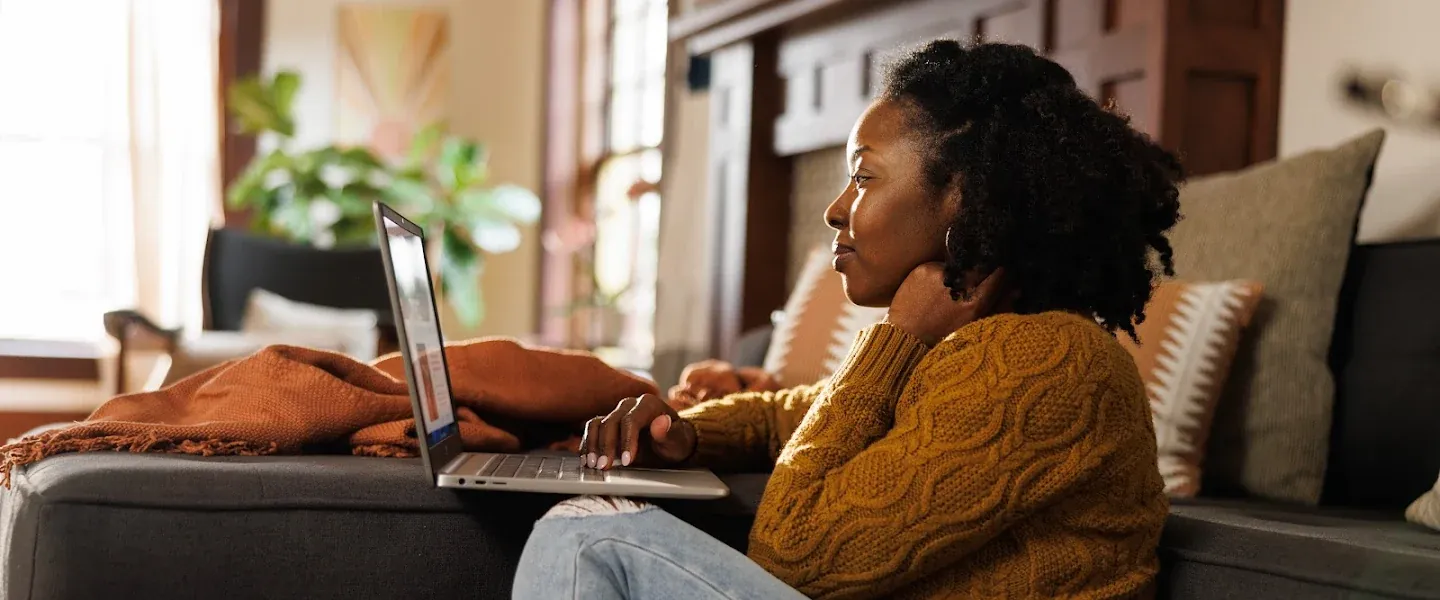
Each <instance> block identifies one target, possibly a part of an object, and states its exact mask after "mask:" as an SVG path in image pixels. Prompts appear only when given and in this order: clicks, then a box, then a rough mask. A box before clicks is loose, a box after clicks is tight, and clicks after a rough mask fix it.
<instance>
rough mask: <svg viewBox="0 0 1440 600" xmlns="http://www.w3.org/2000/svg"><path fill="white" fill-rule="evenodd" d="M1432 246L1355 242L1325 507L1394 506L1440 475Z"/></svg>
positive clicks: (1439, 348)
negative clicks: (1331, 505)
mask: <svg viewBox="0 0 1440 600" xmlns="http://www.w3.org/2000/svg"><path fill="white" fill-rule="evenodd" d="M1437 307H1440V240H1429V241H1420V242H1405V243H1394V244H1379V245H1371V246H1359V247H1357V248H1356V249H1355V252H1354V253H1353V254H1352V255H1351V259H1350V264H1349V267H1348V270H1347V272H1346V277H1345V293H1344V294H1342V295H1341V303H1340V313H1339V315H1338V316H1337V319H1336V324H1335V339H1334V344H1333V346H1332V347H1331V359H1332V367H1333V368H1334V370H1335V375H1336V383H1337V386H1336V397H1335V423H1334V428H1333V429H1332V431H1331V441H1330V467H1329V473H1328V474H1327V476H1326V486H1325V502H1326V503H1327V504H1340V505H1349V506H1369V507H1383V508H1389V509H1396V510H1400V509H1403V508H1404V507H1405V506H1406V505H1407V504H1409V503H1411V502H1413V501H1414V500H1415V499H1416V498H1418V497H1419V496H1420V494H1422V493H1424V492H1425V491H1426V490H1428V489H1430V488H1431V486H1433V485H1434V484H1435V474H1436V473H1440V443H1436V441H1435V438H1436V435H1437V434H1440V310H1437Z"/></svg>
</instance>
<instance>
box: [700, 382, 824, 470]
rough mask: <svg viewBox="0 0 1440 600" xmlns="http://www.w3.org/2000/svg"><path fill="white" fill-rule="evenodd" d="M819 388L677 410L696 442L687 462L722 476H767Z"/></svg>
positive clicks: (739, 397) (727, 398)
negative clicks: (692, 429)
mask: <svg viewBox="0 0 1440 600" xmlns="http://www.w3.org/2000/svg"><path fill="white" fill-rule="evenodd" d="M820 389H821V385H820V384H816V385H808V386H801V387H794V388H789V389H784V390H780V391H778V392H751V393H740V394H731V395H729V396H725V397H723V398H717V399H715V400H711V401H709V402H703V403H701V404H697V405H695V406H693V407H691V408H688V409H686V410H684V411H681V413H680V416H681V417H682V418H684V419H686V420H688V421H690V422H691V423H692V424H694V425H695V432H696V436H697V438H698V439H697V441H696V447H695V456H694V458H692V459H691V462H692V463H693V464H695V465H696V466H705V467H710V468H713V469H717V470H722V471H746V470H750V471H769V470H770V469H771V468H772V467H773V466H775V459H776V457H778V456H780V449H781V448H783V447H785V443H786V442H787V441H789V440H790V436H791V435H792V434H793V433H795V428H797V427H799V426H800V420H801V419H802V418H804V417H805V413H806V411H808V410H810V404H811V403H812V402H813V401H814V400H815V396H816V395H817V394H819V392H820Z"/></svg>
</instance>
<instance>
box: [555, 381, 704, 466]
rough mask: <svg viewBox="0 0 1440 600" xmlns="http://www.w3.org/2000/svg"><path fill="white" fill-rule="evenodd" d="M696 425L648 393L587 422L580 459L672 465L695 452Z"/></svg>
mask: <svg viewBox="0 0 1440 600" xmlns="http://www.w3.org/2000/svg"><path fill="white" fill-rule="evenodd" d="M695 443H696V437H695V426H694V425H692V424H691V423H690V422H689V421H686V420H685V419H682V418H680V414H679V413H677V412H675V409H673V408H671V407H670V406H669V405H668V404H666V403H665V402H664V401H662V400H660V398H658V397H656V396H654V395H651V394H645V395H644V396H641V397H639V398H626V399H624V400H621V401H620V404H619V405H617V406H616V407H615V410H613V411H610V414H608V415H606V416H603V417H595V418H593V419H590V422H589V423H586V424H585V438H584V439H583V440H581V441H580V461H581V463H583V464H584V465H585V466H587V467H591V468H594V469H605V470H609V469H613V468H615V467H617V466H623V467H630V466H647V467H664V466H672V465H676V464H679V463H682V462H685V461H686V460H689V459H690V456H691V455H692V454H694V453H695Z"/></svg>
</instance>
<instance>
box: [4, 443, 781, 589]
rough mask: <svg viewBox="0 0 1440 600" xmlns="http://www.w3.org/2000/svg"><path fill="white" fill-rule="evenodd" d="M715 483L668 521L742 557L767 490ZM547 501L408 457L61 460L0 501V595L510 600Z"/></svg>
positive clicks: (47, 463)
mask: <svg viewBox="0 0 1440 600" xmlns="http://www.w3.org/2000/svg"><path fill="white" fill-rule="evenodd" d="M757 477H758V481H759V483H758V485H757V484H756V480H757ZM727 481H729V483H730V485H731V486H732V490H733V493H732V496H731V497H730V498H727V499H725V500H718V501H712V502H703V503H702V502H689V503H674V504H671V505H667V508H670V509H671V510H672V512H674V513H676V514H677V515H681V516H682V517H684V518H687V519H690V520H691V521H692V522H694V523H695V524H696V525H697V526H700V527H701V528H702V529H706V530H707V531H709V532H710V533H711V534H712V535H716V536H717V537H720V538H721V539H723V540H726V541H727V542H731V543H737V541H738V543H742V544H743V540H744V539H745V534H746V533H747V532H748V530H749V518H750V517H749V516H747V515H753V513H754V508H753V507H754V504H756V503H758V499H759V493H760V491H761V490H763V487H764V483H763V481H764V477H763V476H752V477H750V478H746V477H745V476H738V477H731V478H729V479H728V480H727ZM559 499H560V497H559V496H542V495H532V494H517V493H456V492H453V491H449V490H439V489H434V488H432V487H430V486H429V485H427V483H426V478H425V475H424V472H423V470H422V467H421V466H420V463H419V461H418V460H414V459H391V458H361V457H352V456H286V457H227V458H201V457H191V456H169V455H157V454H126V453H104V454H100V453H96V454H80V455H64V456H57V457H53V458H50V459H46V460H44V461H41V462H39V463H36V464H34V465H31V466H29V467H28V468H24V469H21V470H18V471H17V472H16V474H15V480H14V485H13V487H12V488H11V489H9V490H4V491H3V493H0V560H3V564H4V565H5V568H4V572H3V575H0V597H5V598H10V599H12V600H21V599H41V598H99V597H107V596H113V595H114V594H115V592H116V591H119V592H120V594H119V595H120V596H121V597H128V598H141V597H144V598H194V597H204V596H208V595H213V594H221V595H224V596H227V597H251V598H319V597H327V598H338V597H345V598H393V597H395V596H396V595H397V594H399V593H400V592H401V591H403V592H404V594H403V595H406V596H415V597H434V598H462V597H463V598H508V597H509V594H510V581H511V578H512V574H513V573H514V569H515V564H516V561H517V560H518V558H519V555H520V551H521V549H522V548H523V547H524V543H525V539H526V537H527V536H528V535H529V532H530V528H531V524H532V523H533V522H534V521H535V519H536V518H538V517H539V516H540V515H541V514H543V513H544V511H545V510H546V509H548V508H549V507H550V506H551V505H552V504H554V502H556V501H558V500H559ZM737 528H738V529H739V531H738V532H737V531H735V530H736V529H737Z"/></svg>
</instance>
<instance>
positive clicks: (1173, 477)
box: [1119, 280, 1262, 498]
mask: <svg viewBox="0 0 1440 600" xmlns="http://www.w3.org/2000/svg"><path fill="white" fill-rule="evenodd" d="M1261 291H1262V288H1261V285H1260V284H1259V283H1256V282H1253V281H1239V280H1236V281H1219V282H1205V283H1200V282H1184V281H1167V282H1165V283H1162V284H1160V285H1159V286H1156V288H1155V293H1154V295H1153V296H1152V297H1151V299H1150V303H1149V304H1147V305H1145V322H1144V323H1141V324H1139V325H1138V326H1136V328H1135V333H1136V334H1138V335H1139V337H1140V344H1139V345H1136V344H1135V342H1134V341H1132V340H1131V339H1130V337H1129V336H1127V335H1121V336H1119V339H1120V344H1121V345H1122V346H1124V347H1125V349H1126V350H1128V351H1129V352H1130V356H1131V357H1133V358H1134V359H1135V366H1137V367H1139V369H1140V377H1141V379H1142V380H1144V382H1145V389H1146V392H1147V393H1148V394H1149V396H1150V410H1151V415H1152V417H1153V418H1154V421H1155V442H1156V449H1157V450H1158V451H1159V458H1160V474H1161V475H1162V476H1163V477H1164V479H1165V492H1166V493H1167V494H1169V495H1170V496H1172V497H1178V498H1189V497H1194V496H1195V495H1196V494H1197V493H1198V492H1199V491H1200V467H1201V464H1202V463H1203V462H1204V459H1205V445H1206V442H1207V441H1208V439H1209V436H1210V423H1211V421H1212V420H1213V419H1214V416H1215V406H1216V405H1217V404H1218V403H1219V401H1220V392H1221V390H1223V389H1224V388H1225V380H1226V378H1227V377H1228V376H1229V374H1230V363H1231V361H1233V360H1234V358H1235V351H1236V348H1237V346H1238V345H1239V343H1240V338H1241V335H1242V334H1243V333H1244V331H1245V328H1246V326H1248V325H1249V324H1250V318H1251V317H1252V316H1254V314H1255V309H1256V307H1257V306H1259V304H1260V298H1261V295H1262V294H1261Z"/></svg>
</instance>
